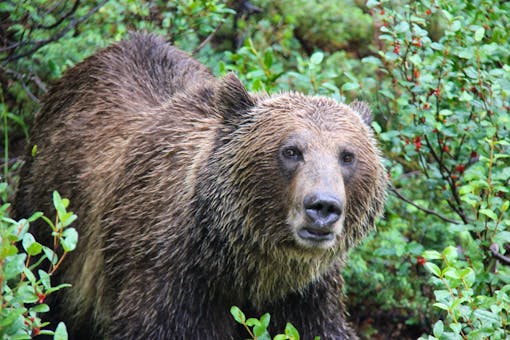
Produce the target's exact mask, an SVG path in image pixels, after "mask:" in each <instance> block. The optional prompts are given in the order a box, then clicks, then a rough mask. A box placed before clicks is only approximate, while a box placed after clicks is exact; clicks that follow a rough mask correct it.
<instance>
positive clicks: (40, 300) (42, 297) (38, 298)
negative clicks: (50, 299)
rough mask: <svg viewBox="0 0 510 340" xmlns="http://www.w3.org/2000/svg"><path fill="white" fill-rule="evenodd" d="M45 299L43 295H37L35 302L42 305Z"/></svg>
mask: <svg viewBox="0 0 510 340" xmlns="http://www.w3.org/2000/svg"><path fill="white" fill-rule="evenodd" d="M45 298H46V294H43V293H37V301H38V302H39V303H44V299H45Z"/></svg>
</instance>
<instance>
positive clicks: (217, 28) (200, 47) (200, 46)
mask: <svg viewBox="0 0 510 340" xmlns="http://www.w3.org/2000/svg"><path fill="white" fill-rule="evenodd" d="M225 19H226V16H225V17H224V18H223V20H222V21H221V22H220V23H219V24H218V26H216V28H215V29H214V31H212V32H211V33H210V34H209V35H208V36H207V38H205V39H204V40H203V41H202V42H201V43H200V45H198V46H197V47H196V48H195V49H194V50H193V52H192V54H195V53H197V52H198V51H200V50H201V49H202V48H204V46H205V45H207V43H208V42H209V41H211V39H212V38H213V37H214V35H215V34H216V33H217V32H218V31H219V30H220V28H221V26H223V23H224V22H225Z"/></svg>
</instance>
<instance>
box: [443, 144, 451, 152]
mask: <svg viewBox="0 0 510 340" xmlns="http://www.w3.org/2000/svg"><path fill="white" fill-rule="evenodd" d="M443 151H444V152H448V151H450V148H449V147H448V145H446V144H445V145H443Z"/></svg>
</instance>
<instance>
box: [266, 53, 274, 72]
mask: <svg viewBox="0 0 510 340" xmlns="http://www.w3.org/2000/svg"><path fill="white" fill-rule="evenodd" d="M264 65H265V66H266V68H267V69H269V68H271V65H273V53H272V51H271V50H267V51H266V53H264Z"/></svg>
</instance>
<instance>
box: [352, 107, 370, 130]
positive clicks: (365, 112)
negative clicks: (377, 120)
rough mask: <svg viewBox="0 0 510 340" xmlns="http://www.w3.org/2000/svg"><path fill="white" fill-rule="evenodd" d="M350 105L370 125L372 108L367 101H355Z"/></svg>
mask: <svg viewBox="0 0 510 340" xmlns="http://www.w3.org/2000/svg"><path fill="white" fill-rule="evenodd" d="M349 107H350V108H351V109H352V110H353V111H355V112H356V113H357V114H359V116H360V117H361V119H362V120H363V121H364V122H365V124H367V125H368V126H370V125H371V124H372V110H371V109H370V107H369V106H368V104H367V103H365V102H360V101H355V102H352V103H350V104H349Z"/></svg>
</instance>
